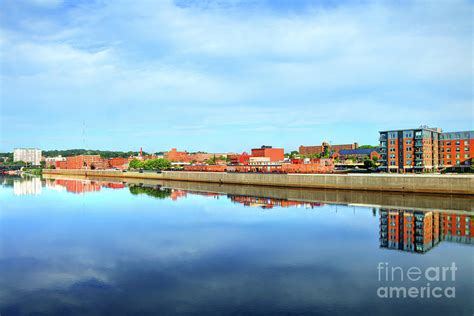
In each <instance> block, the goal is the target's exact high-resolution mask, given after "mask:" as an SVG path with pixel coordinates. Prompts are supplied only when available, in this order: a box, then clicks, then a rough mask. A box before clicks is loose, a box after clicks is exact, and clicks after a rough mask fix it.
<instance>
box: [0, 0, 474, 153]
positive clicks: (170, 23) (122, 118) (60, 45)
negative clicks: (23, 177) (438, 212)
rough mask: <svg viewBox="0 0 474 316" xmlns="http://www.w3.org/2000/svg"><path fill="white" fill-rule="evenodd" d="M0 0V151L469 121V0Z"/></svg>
mask: <svg viewBox="0 0 474 316" xmlns="http://www.w3.org/2000/svg"><path fill="white" fill-rule="evenodd" d="M455 3H456V5H454V2H450V3H449V4H448V3H447V2H446V3H441V2H436V3H426V2H410V3H405V2H385V3H377V2H369V1H361V2H357V3H353V2H349V1H342V2H341V1H339V2H337V3H336V2H335V1H298V2H297V3H295V2H285V1H231V2H230V1H229V2H225V1H207V2H205V3H203V2H198V1H156V2H155V1H153V2H152V1H149V2H146V1H145V2H140V3H132V2H128V1H122V2H121V1H77V2H74V4H72V3H71V2H67V1H59V0H48V1H46V0H43V1H40V0H36V1H21V2H18V1H4V2H2V4H0V7H1V10H0V27H1V35H0V45H1V55H0V57H1V69H0V74H1V85H0V93H1V99H0V102H1V106H0V120H1V121H0V122H1V124H0V125H1V127H0V128H1V131H0V151H3V152H5V151H12V150H13V148H15V147H38V148H42V149H45V150H49V149H68V148H87V149H101V150H123V151H127V150H137V148H140V147H143V148H144V149H145V150H146V151H148V152H156V151H163V150H168V149H169V148H173V147H177V148H178V149H181V150H189V151H199V150H203V151H208V152H227V151H229V152H242V151H244V150H246V149H248V148H254V147H258V146H260V145H263V144H265V145H273V146H275V147H284V148H285V149H286V150H287V151H290V150H297V148H298V146H299V145H319V144H321V142H322V141H325V140H326V141H331V142H332V143H352V142H358V143H359V144H361V145H363V144H370V145H377V144H378V131H380V130H387V129H397V128H416V127H418V126H420V125H421V124H427V125H429V126H431V127H442V128H443V129H444V130H445V131H458V130H472V129H473V124H472V122H473V118H474V115H473V109H472V93H473V92H472V62H473V55H472V12H473V11H472V10H473V5H472V3H471V2H469V1H455Z"/></svg>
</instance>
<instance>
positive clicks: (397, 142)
mask: <svg viewBox="0 0 474 316" xmlns="http://www.w3.org/2000/svg"><path fill="white" fill-rule="evenodd" d="M473 155H474V131H462V132H447V133H443V132H442V130H441V129H440V128H429V127H427V126H421V127H420V128H417V129H406V130H391V131H381V132H380V159H379V162H380V165H381V168H382V170H383V171H387V172H422V171H437V170H439V169H441V168H447V167H459V168H465V169H466V168H471V162H472V157H473Z"/></svg>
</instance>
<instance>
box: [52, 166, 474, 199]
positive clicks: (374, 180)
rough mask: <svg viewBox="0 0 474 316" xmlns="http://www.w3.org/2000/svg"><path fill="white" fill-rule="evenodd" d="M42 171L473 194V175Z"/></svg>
mask: <svg viewBox="0 0 474 316" xmlns="http://www.w3.org/2000/svg"><path fill="white" fill-rule="evenodd" d="M43 174H50V175H76V176H86V177H87V176H100V177H111V178H125V179H127V178H129V179H154V180H172V181H189V182H204V183H218V184H236V185H253V186H267V187H268V186H270V187H288V188H316V189H338V190H358V191H378V192H403V193H430V194H461V195H474V188H473V183H474V176H471V175H398V174H397V175H395V174H368V175H367V174H344V175H340V174H257V173H225V172H186V171H164V172H162V173H155V172H143V173H140V172H130V171H127V172H121V171H115V170H43Z"/></svg>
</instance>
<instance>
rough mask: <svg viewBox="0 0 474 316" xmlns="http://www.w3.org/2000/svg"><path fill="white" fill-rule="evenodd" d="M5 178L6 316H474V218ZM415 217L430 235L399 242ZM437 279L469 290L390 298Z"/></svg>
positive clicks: (0, 226)
mask: <svg viewBox="0 0 474 316" xmlns="http://www.w3.org/2000/svg"><path fill="white" fill-rule="evenodd" d="M0 181H1V183H2V186H1V189H0V201H1V204H0V207H1V209H0V314H1V315H2V316H8V315H320V314H321V315H325V314H326V315H329V314H331V315H333V314H341V315H342V314H344V315H353V314H361V315H400V314H403V313H405V314H408V313H410V312H414V311H416V312H417V314H418V315H472V314H473V312H474V308H473V304H474V303H473V297H474V295H473V294H474V285H473V284H474V282H473V281H474V269H473V266H474V252H473V249H474V248H473V247H472V244H471V243H472V242H473V241H472V237H470V236H472V233H470V224H471V223H472V221H473V220H474V216H473V213H469V212H463V211H462V210H459V211H446V210H442V209H440V210H416V211H413V210H411V209H403V208H396V207H392V208H390V209H388V208H379V207H356V206H348V205H341V204H339V205H334V204H333V205H331V204H324V203H322V202H320V201H306V202H299V201H294V200H288V199H285V198H281V199H279V198H268V197H265V196H248V195H233V194H220V193H209V192H203V191H199V192H198V191H185V190H180V189H177V188H173V187H167V188H165V187H163V186H159V185H136V184H134V185H132V184H124V183H122V182H106V181H90V180H73V179H69V180H67V179H56V180H52V179H47V180H40V179H38V178H33V179H20V178H0ZM360 194H362V193H360ZM397 216H398V217H397ZM402 219H403V220H404V221H405V222H404V223H405V224H403V223H402V222H401V221H402ZM412 219H413V220H414V222H413V225H415V226H416V227H415V228H414V229H417V230H416V234H417V235H416V236H418V237H419V238H417V237H416V236H415V237H413V236H412V237H410V239H408V240H405V242H400V239H399V240H397V239H393V238H394V237H391V236H393V234H391V235H389V233H388V232H390V231H391V230H392V229H395V228H399V227H402V228H400V229H401V230H403V229H406V227H405V228H403V227H404V226H403V225H407V224H406V223H408V222H409V221H410V220H412ZM393 222H396V225H394V224H392V223H393ZM400 223H402V226H400ZM420 223H421V224H420ZM452 225H454V226H452ZM408 228H409V227H408ZM405 234H407V233H405ZM407 235H408V234H407ZM420 236H421V238H420ZM407 238H408V237H407ZM402 240H403V238H402ZM453 262H454V263H455V266H456V267H457V271H455V280H452V279H447V280H445V281H437V280H434V281H432V280H431V281H429V282H428V281H427V279H426V278H425V277H423V278H421V279H420V280H419V281H410V280H408V279H407V278H406V275H405V278H404V280H403V281H401V280H399V278H395V279H394V280H393V281H392V280H391V279H383V277H382V279H381V280H379V277H380V275H382V276H383V275H385V274H384V272H381V274H379V272H380V271H385V270H378V269H377V267H378V266H380V263H387V264H388V265H389V266H390V267H399V268H398V269H399V270H397V271H400V270H402V269H403V271H406V270H407V269H408V268H410V267H415V268H419V269H420V270H422V271H425V269H429V268H430V267H434V268H436V267H438V268H440V267H444V266H446V267H448V266H451V264H452V263H453ZM395 276H399V275H398V274H396V275H395ZM448 277H451V272H449V273H448ZM427 283H429V286H430V287H431V288H433V287H436V286H439V287H441V288H442V290H443V291H444V290H445V289H446V288H455V297H454V298H448V297H445V296H443V297H441V298H433V297H430V298H426V297H424V298H420V297H418V298H410V297H406V298H396V297H392V298H381V297H379V295H378V294H377V292H378V290H379V288H380V287H390V286H397V287H398V286H401V287H417V288H420V287H427ZM443 293H444V292H443Z"/></svg>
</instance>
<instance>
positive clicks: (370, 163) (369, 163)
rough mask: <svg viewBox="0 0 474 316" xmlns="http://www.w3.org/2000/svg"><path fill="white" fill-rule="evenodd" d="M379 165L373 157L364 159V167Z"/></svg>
mask: <svg viewBox="0 0 474 316" xmlns="http://www.w3.org/2000/svg"><path fill="white" fill-rule="evenodd" d="M376 166H377V165H376V164H375V162H374V161H373V160H372V159H365V160H364V168H365V169H370V168H375V167H376Z"/></svg>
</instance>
